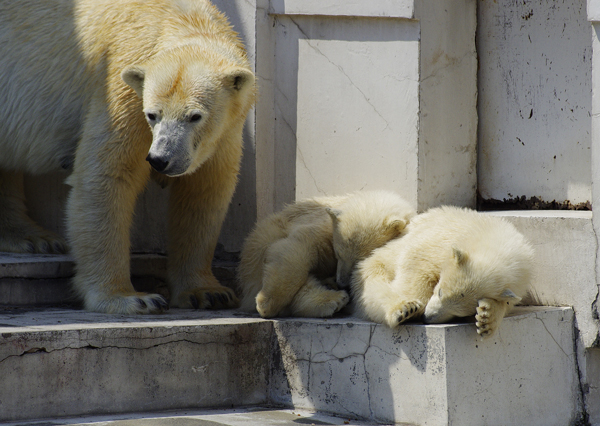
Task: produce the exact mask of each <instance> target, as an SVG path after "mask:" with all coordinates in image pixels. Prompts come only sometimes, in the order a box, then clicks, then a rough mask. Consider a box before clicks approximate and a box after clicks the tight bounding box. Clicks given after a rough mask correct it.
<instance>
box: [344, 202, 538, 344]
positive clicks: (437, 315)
mask: <svg viewBox="0 0 600 426" xmlns="http://www.w3.org/2000/svg"><path fill="white" fill-rule="evenodd" d="M532 259H533V249H532V248H531V246H530V245H529V244H528V243H527V241H526V240H525V238H524V237H523V235H521V234H520V233H519V232H518V231H517V230H516V229H515V228H514V226H512V225H511V224H510V223H508V222H507V221H505V220H504V219H501V218H498V217H494V216H490V215H486V214H482V213H477V212H475V211H472V210H469V209H461V208H457V207H440V208H435V209H431V210H429V211H428V212H426V213H423V214H421V215H418V216H416V217H415V218H413V220H412V221H411V223H410V224H409V225H408V227H407V233H406V235H405V236H404V237H402V238H401V239H397V240H393V241H390V242H389V243H387V244H386V245H385V246H383V247H381V248H379V249H377V250H375V251H374V252H373V254H372V255H371V256H370V257H368V258H367V259H365V260H363V261H362V262H360V263H359V264H358V265H357V266H356V269H355V271H354V273H353V276H352V284H351V289H352V295H353V298H354V299H353V300H354V310H355V312H356V314H358V315H359V316H361V317H363V318H365V319H369V320H372V321H376V322H379V323H383V324H387V325H388V326H389V327H396V326H397V325H398V324H400V323H402V322H403V321H406V320H407V319H409V318H416V317H420V316H421V315H423V314H424V317H423V318H424V321H425V322H428V323H441V322H446V321H448V320H450V319H451V318H453V317H465V316H471V315H476V319H477V332H478V333H479V334H481V335H482V336H488V335H491V334H492V333H493V332H494V331H495V330H496V329H497V328H498V326H499V324H500V321H501V320H502V318H504V315H505V314H506V312H508V310H510V308H511V307H512V306H513V305H514V304H516V303H518V302H519V301H520V300H521V298H522V297H524V296H525V295H526V293H527V291H528V286H529V281H530V276H531V269H532V261H533V260H532Z"/></svg>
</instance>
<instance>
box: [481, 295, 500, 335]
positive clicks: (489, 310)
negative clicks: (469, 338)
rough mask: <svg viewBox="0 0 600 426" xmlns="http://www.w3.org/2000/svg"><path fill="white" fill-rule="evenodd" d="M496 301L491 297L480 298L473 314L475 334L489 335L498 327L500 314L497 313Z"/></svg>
mask: <svg viewBox="0 0 600 426" xmlns="http://www.w3.org/2000/svg"><path fill="white" fill-rule="evenodd" d="M497 304H498V302H496V301H495V300H492V299H481V300H480V301H479V305H478V306H477V314H476V315H475V321H476V322H475V325H476V326H477V334H479V335H480V336H481V337H489V336H491V335H492V334H494V332H495V331H496V329H497V328H498V325H499V323H500V321H501V320H502V315H499V312H498V307H497Z"/></svg>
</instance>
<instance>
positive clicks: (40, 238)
mask: <svg viewBox="0 0 600 426" xmlns="http://www.w3.org/2000/svg"><path fill="white" fill-rule="evenodd" d="M2 231H3V229H2V228H0V235H1V237H0V251H4V252H12V253H41V254H64V253H67V252H68V251H69V246H68V245H67V243H66V242H65V240H63V239H62V238H61V237H59V236H58V235H56V234H55V233H53V232H50V231H46V230H45V229H42V228H40V227H33V226H31V227H28V228H27V229H25V230H23V231H21V232H14V230H11V231H13V232H2Z"/></svg>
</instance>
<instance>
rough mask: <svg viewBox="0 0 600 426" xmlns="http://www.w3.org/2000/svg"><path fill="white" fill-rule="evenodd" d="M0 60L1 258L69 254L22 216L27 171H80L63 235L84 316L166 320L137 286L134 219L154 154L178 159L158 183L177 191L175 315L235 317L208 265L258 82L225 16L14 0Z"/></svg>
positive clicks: (198, 8) (186, 4)
mask: <svg viewBox="0 0 600 426" xmlns="http://www.w3.org/2000/svg"><path fill="white" fill-rule="evenodd" d="M0 55H1V56H2V61H0V104H1V105H2V108H3V111H4V115H3V120H0V152H1V153H2V154H1V155H0V250H7V251H17V252H19V251H21V252H22V251H64V250H65V245H64V243H63V242H62V240H61V239H60V238H59V237H58V236H56V235H52V234H49V233H47V232H46V231H43V230H42V229H40V228H39V227H37V225H35V224H33V223H32V222H31V220H30V219H29V218H28V217H27V216H26V212H25V208H24V203H23V192H22V178H21V174H20V173H22V172H23V171H25V172H30V173H39V172H46V171H49V170H53V169H56V168H60V167H63V168H66V169H71V168H72V174H71V176H70V178H69V180H68V183H69V184H70V185H71V186H72V187H73V189H72V191H71V193H70V197H69V202H68V207H67V225H68V226H67V227H68V236H69V239H70V244H71V246H72V252H73V255H74V257H75V260H76V262H77V272H76V276H75V279H74V285H75V289H76V291H77V293H78V294H79V295H80V296H81V297H82V298H83V300H84V304H85V307H86V308H87V309H89V310H94V311H100V312H114V313H145V312H157V311H161V310H162V309H164V308H165V302H164V300H162V298H161V297H160V296H158V295H145V294H140V293H136V292H135V291H134V289H133V287H132V285H131V282H130V277H129V247H130V242H129V229H130V225H131V220H132V215H133V208H134V204H135V200H136V197H137V196H138V194H139V193H140V192H141V191H142V189H143V188H144V186H145V184H146V182H147V181H148V179H149V177H150V166H149V164H148V163H147V162H146V161H145V159H146V156H147V155H148V153H149V152H150V151H151V147H154V148H152V149H153V150H154V151H153V152H154V153H155V154H156V155H158V156H163V159H164V160H168V161H169V162H170V164H171V162H172V165H170V166H169V167H167V168H166V169H165V170H164V175H161V176H162V177H161V180H162V183H163V184H169V185H170V186H171V199H170V211H169V215H170V218H169V246H168V252H169V269H168V280H169V285H170V287H171V295H172V298H171V305H172V306H175V307H192V306H200V307H232V306H236V304H237V301H236V298H235V295H234V294H233V292H232V291H231V290H230V289H228V288H225V287H223V286H221V285H220V284H219V283H218V282H217V280H216V279H215V277H214V276H213V274H212V272H211V260H212V256H213V252H214V248H215V245H216V242H217V238H218V235H219V232H220V228H221V225H222V222H223V219H224V216H225V213H226V210H227V207H228V204H229V202H230V200H231V197H232V194H233V191H234V188H235V184H236V180H237V173H238V170H239V163H240V157H241V151H242V140H241V136H242V128H243V125H244V121H245V117H246V114H247V112H248V110H249V109H250V107H251V105H252V102H253V99H254V93H255V85H254V76H253V74H252V72H251V70H250V65H249V63H248V61H247V58H246V53H245V50H244V47H243V45H242V43H241V42H240V40H239V38H238V36H237V34H236V33H235V32H234V31H233V30H232V28H231V26H230V25H229V23H228V22H227V19H226V18H225V16H223V15H222V14H221V13H220V12H219V11H218V10H217V9H216V8H215V7H214V6H213V5H212V4H211V3H209V2H208V1H205V0H195V1H194V0H172V1H170V0H145V1H135V0H120V1H110V0H45V1H37V0H36V1H33V0H21V1H18V2H16V1H15V2H13V1H6V2H2V3H1V4H0ZM124 80H125V81H127V84H126V82H125V81H124ZM142 99H143V102H142ZM148 113H156V114H158V116H157V117H156V118H157V119H156V120H150V119H148V121H146V116H145V114H148ZM194 114H201V117H202V119H201V120H193V119H192V117H193V115H194ZM148 117H150V116H148ZM161 138H162V139H161ZM165 138H166V139H165ZM159 139H160V140H159ZM165 144H167V145H168V146H166V145H165ZM169 176H170V177H169ZM175 176H177V177H175Z"/></svg>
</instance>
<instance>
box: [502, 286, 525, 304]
mask: <svg viewBox="0 0 600 426" xmlns="http://www.w3.org/2000/svg"><path fill="white" fill-rule="evenodd" d="M498 300H501V301H503V302H511V303H513V304H516V303H519V302H520V301H521V298H520V297H519V296H517V295H516V294H515V293H514V292H513V291H512V290H511V289H509V288H507V289H506V290H504V291H503V292H502V294H501V295H500V297H499V298H498Z"/></svg>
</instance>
